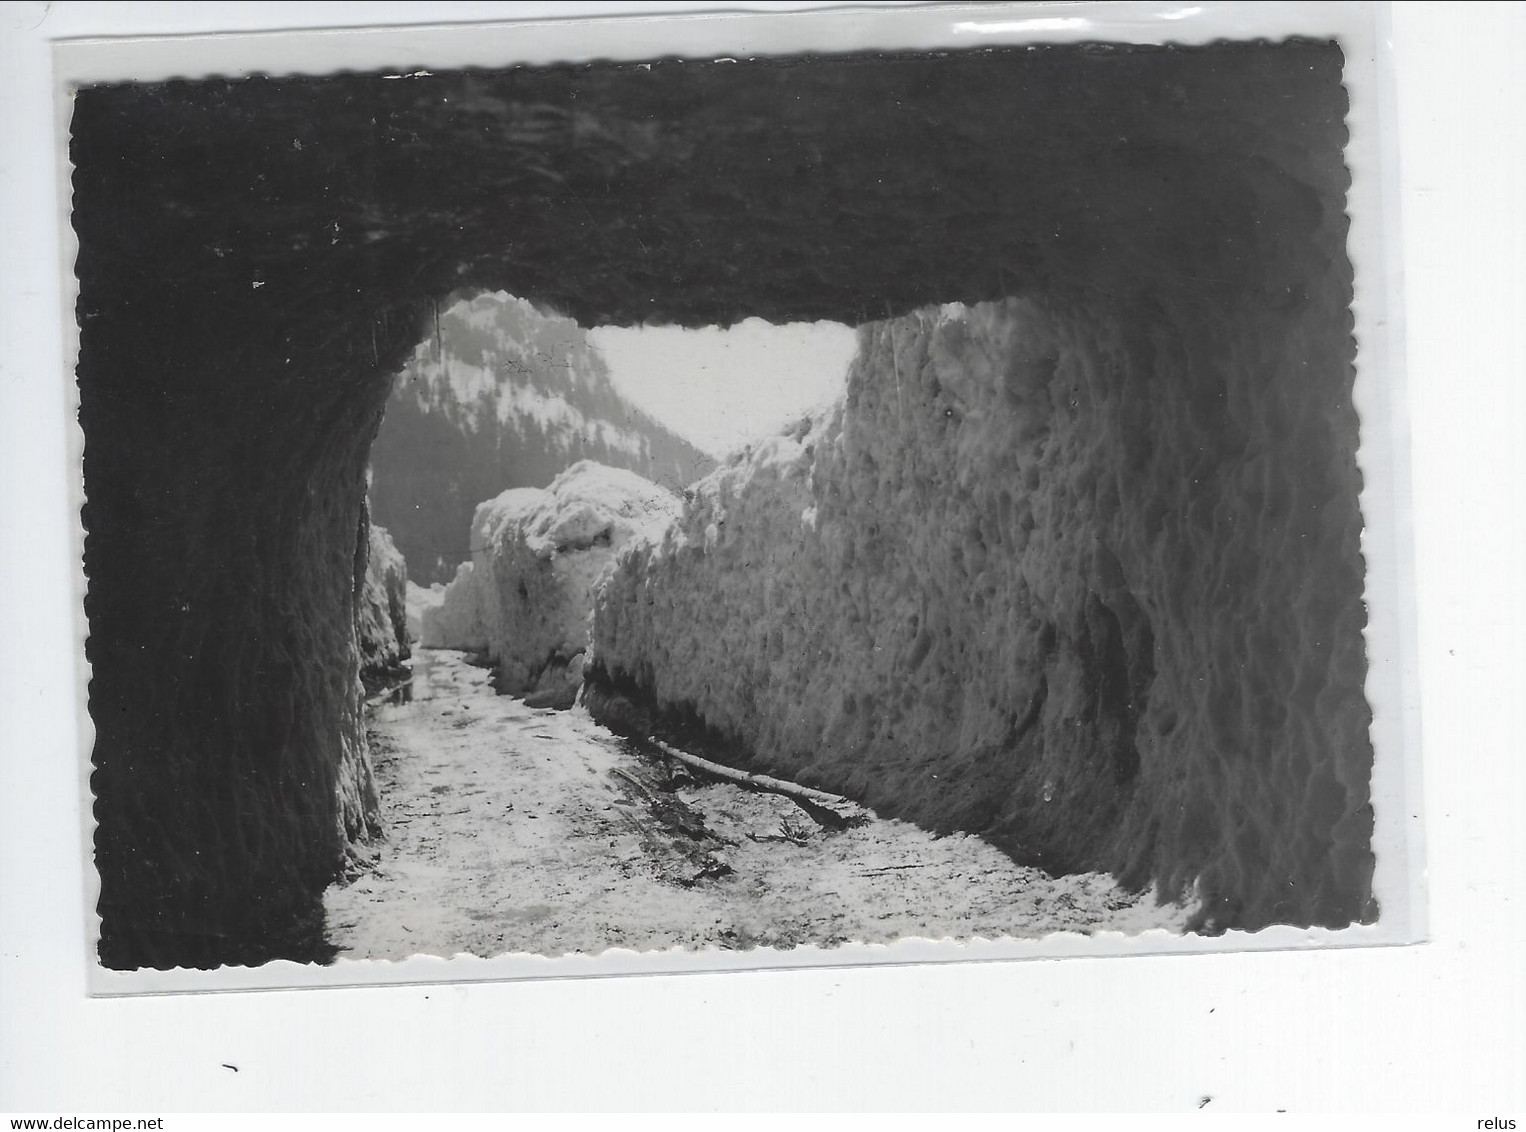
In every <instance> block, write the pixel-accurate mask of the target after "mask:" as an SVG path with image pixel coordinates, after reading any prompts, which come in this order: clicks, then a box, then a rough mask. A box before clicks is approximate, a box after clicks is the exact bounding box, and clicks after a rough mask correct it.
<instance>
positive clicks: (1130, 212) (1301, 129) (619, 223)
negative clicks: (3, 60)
mask: <svg viewBox="0 0 1526 1132" xmlns="http://www.w3.org/2000/svg"><path fill="white" fill-rule="evenodd" d="M1341 67H1342V58H1341V52H1340V49H1339V47H1338V46H1337V45H1336V44H1334V43H1332V42H1313V41H1307V40H1289V41H1286V42H1278V43H1272V42H1254V43H1223V44H1214V45H1208V46H1203V47H1191V48H1179V47H1128V46H1108V45H1097V44H1084V45H1071V46H1056V47H1033V46H1028V47H1015V48H997V49H982V50H972V51H967V52H959V51H956V52H946V53H940V54H904V55H896V54H875V55H868V54H865V55H847V56H817V57H812V58H798V59H777V58H756V59H741V60H739V61H736V62H730V61H727V62H718V63H712V62H703V63H700V62H688V61H683V60H654V61H651V62H649V63H644V64H642V63H631V64H604V63H599V64H591V65H588V66H577V67H556V66H552V67H517V68H513V69H511V70H505V71H501V72H487V71H474V72H442V71H438V70H430V72H429V73H428V74H415V77H414V78H411V79H409V81H407V82H396V81H390V80H389V79H388V78H387V77H386V76H385V75H383V74H335V75H326V76H300V75H299V76H285V77H269V76H251V77H247V78H238V79H226V78H211V79H195V80H174V81H168V82H162V83H117V84H103V85H96V86H88V87H84V88H81V89H78V90H75V91H72V92H71V102H72V108H73V115H72V119H71V123H70V160H71V162H72V186H71V187H72V190H73V196H72V203H73V216H72V222H73V228H74V231H75V233H76V235H77V238H78V250H77V255H76V258H75V263H74V270H75V274H76V276H77V278H78V283H79V297H78V304H77V317H78V323H79V332H80V334H79V355H78V365H77V375H78V383H79V395H80V410H79V419H80V426H81V429H82V432H83V436H84V457H83V470H84V476H83V479H84V485H83V488H84V499H85V502H84V506H83V511H82V518H83V522H84V527H85V532H86V536H85V546H84V572H85V575H86V578H87V582H88V592H87V594H86V598H85V612H86V615H87V619H88V627H89V628H88V639H87V641H86V643H85V648H86V656H87V659H88V661H89V665H90V671H91V680H90V692H89V711H90V717H91V722H92V724H93V728H94V735H93V748H92V753H91V758H92V762H93V767H94V774H93V777H92V779H91V784H92V787H93V790H94V794H95V803H94V809H93V817H94V819H95V829H94V839H95V850H96V856H95V865H96V868H97V871H98V874H99V878H100V898H99V903H98V910H99V912H100V915H101V936H100V944H99V952H100V955H101V957H102V959H103V961H104V962H106V963H108V964H109V965H112V966H127V967H131V966H141V965H151V964H158V965H174V964H188V965H201V966H205V965H216V964H219V963H228V962H258V961H259V960H260V959H262V958H269V957H272V956H277V955H285V956H288V957H311V956H312V955H313V954H315V953H316V952H315V950H314V946H313V940H314V932H315V925H316V923H317V916H318V912H319V910H320V908H321V893H322V889H323V886H324V885H325V884H326V883H327V882H328V880H329V879H330V878H331V877H332V876H333V875H334V874H335V873H336V871H337V870H338V869H339V868H340V867H341V865H342V862H343V859H344V836H345V834H346V832H347V830H348V828H350V827H352V826H355V823H351V822H348V821H344V820H341V816H340V815H341V814H342V813H344V812H346V811H345V808H344V806H343V805H342V802H341V797H340V789H339V784H340V783H341V782H343V781H345V780H346V777H347V776H346V773H345V768H347V767H353V766H354V765H355V761H354V760H355V752H356V751H357V750H358V749H359V747H358V744H359V743H360V741H361V735H362V732H361V727H360V717H359V714H358V708H357V706H356V705H357V703H358V691H359V689H358V685H357V683H356V672H357V670H358V654H357V646H356V640H355V635H354V625H353V622H354V617H353V607H354V601H355V572H354V564H355V554H356V531H357V529H358V520H359V515H360V510H361V506H362V501H363V498H364V495H365V476H364V472H365V466H366V461H367V455H368V448H369V445H370V443H371V440H372V438H373V437H374V436H375V435H376V431H377V424H378V420H379V418H380V415H381V412H382V410H383V408H384V406H385V403H386V400H387V397H388V394H389V391H390V390H391V388H392V376H393V375H394V374H396V373H397V372H398V371H400V370H401V369H402V368H403V367H404V365H405V364H406V362H407V360H408V358H410V357H411V356H413V354H414V352H415V349H416V347H417V346H418V344H419V343H420V342H421V341H424V340H426V339H427V338H429V337H430V336H431V335H432V330H433V323H434V312H435V310H436V309H437V305H439V304H448V303H449V302H451V301H452V300H453V299H454V298H455V297H459V296H462V295H469V294H473V293H477V292H480V291H496V290H504V291H507V292H510V293H512V294H516V295H520V296H524V297H525V298H526V299H527V300H529V301H532V302H535V303H538V304H544V305H546V306H548V307H550V308H552V309H554V310H556V311H558V312H560V313H561V314H564V315H566V316H568V317H570V318H572V319H574V320H576V321H577V322H578V324H579V325H581V326H584V327H593V326H597V325H604V324H619V325H635V324H638V323H642V322H651V323H669V324H672V323H678V324H683V325H689V326H705V325H709V324H712V323H715V324H721V325H729V324H731V323H734V322H737V321H740V320H742V319H744V318H747V317H752V316H757V317H763V318H767V319H769V320H771V321H773V322H787V321H794V320H806V321H809V320H815V319H822V318H828V319H835V320H838V321H841V322H845V323H850V324H853V325H858V324H861V323H863V322H865V321H869V320H876V319H883V318H886V317H891V316H895V315H900V314H905V313H906V312H908V311H912V310H915V309H918V308H921V307H925V306H927V305H929V304H939V303H945V302H953V301H961V302H966V303H971V304H973V303H977V302H982V301H988V300H993V299H998V298H1003V297H1006V296H1012V295H1032V296H1040V297H1042V298H1043V299H1044V300H1045V302H1046V303H1047V305H1048V309H1050V310H1051V311H1054V312H1058V313H1062V314H1063V313H1064V312H1066V311H1071V312H1075V317H1082V316H1083V315H1084V316H1085V317H1086V318H1088V319H1090V320H1092V321H1094V322H1095V323H1097V324H1098V325H1099V326H1102V327H1103V328H1104V329H1105V328H1106V327H1107V326H1112V327H1113V328H1114V329H1115V330H1116V331H1118V332H1119V333H1121V334H1123V335H1124V341H1123V345H1122V347H1121V348H1122V349H1123V350H1124V351H1125V352H1126V353H1129V354H1131V355H1134V354H1135V352H1136V351H1137V352H1138V353H1137V355H1135V357H1136V362H1137V364H1135V365H1133V366H1131V368H1130V370H1129V372H1130V373H1151V372H1155V370H1156V369H1157V368H1163V365H1164V363H1160V364H1159V365H1157V363H1154V362H1150V361H1149V360H1148V359H1149V356H1150V355H1151V354H1152V353H1154V354H1158V355H1161V356H1162V357H1164V356H1170V355H1172V354H1175V355H1176V356H1178V357H1180V358H1183V359H1185V361H1186V362H1190V365H1191V367H1192V369H1193V374H1194V380H1201V381H1204V382H1207V380H1208V377H1207V375H1206V372H1205V373H1199V372H1198V368H1199V367H1204V368H1205V370H1211V369H1213V368H1215V367H1219V366H1227V367H1231V368H1232V367H1235V366H1240V365H1242V363H1243V364H1251V363H1249V362H1246V361H1245V358H1241V357H1240V355H1239V353H1238V351H1239V350H1240V349H1241V348H1240V347H1236V346H1234V345H1232V344H1233V343H1234V342H1236V341H1239V340H1240V339H1241V338H1242V337H1244V338H1246V340H1247V341H1248V342H1249V343H1251V345H1247V346H1245V347H1244V349H1245V350H1247V351H1249V350H1251V349H1252V347H1255V348H1259V347H1260V346H1261V345H1264V344H1265V343H1266V342H1268V341H1271V340H1273V339H1275V338H1276V335H1275V334H1274V333H1273V328H1280V329H1282V330H1284V331H1285V332H1286V333H1285V335H1284V336H1283V337H1284V340H1285V346H1286V349H1285V355H1286V357H1289V358H1291V357H1295V356H1297V353H1298V351H1299V350H1300V349H1301V348H1302V347H1301V346H1300V345H1299V343H1298V341H1297V335H1299V334H1301V333H1304V330H1305V328H1306V326H1307V325H1308V324H1309V323H1308V320H1310V319H1314V320H1316V321H1317V322H1318V324H1319V325H1320V326H1323V327H1334V326H1347V325H1349V323H1347V322H1346V321H1345V308H1346V304H1347V302H1348V301H1349V297H1350V295H1349V282H1350V266H1349V263H1348V262H1347V260H1346V257H1345V247H1344V239H1345V221H1344V215H1343V210H1344V191H1345V186H1346V173H1345V169H1344V166H1343V164H1342V147H1343V146H1344V144H1345V142H1346V129H1345V125H1344V117H1345V113H1346V106H1347V102H1346V97H1345V93H1344V91H1343V90H1342V88H1341ZM426 69H427V68H418V67H411V66H407V65H406V64H400V65H399V67H398V68H394V69H393V70H394V71H397V70H402V71H406V72H408V73H414V72H417V71H421V70H426ZM441 170H446V171H448V174H449V175H446V176H442V175H441ZM1156 295H1164V296H1168V298H1166V299H1162V300H1161V302H1162V303H1163V304H1164V309H1163V310H1161V311H1152V308H1151V306H1150V304H1151V302H1152V301H1153V299H1152V297H1153V296H1156ZM1146 327H1148V328H1152V331H1153V333H1147V332H1146V331H1145V330H1144V329H1143V328H1146ZM1210 336H1212V337H1214V339H1215V340H1216V341H1218V342H1219V343H1220V344H1221V348H1220V349H1218V350H1217V351H1216V352H1215V351H1204V350H1202V349H1201V348H1200V346H1199V345H1194V344H1195V343H1201V342H1203V341H1205V340H1207V339H1208V338H1209V337H1210ZM1105 340H1106V339H1105ZM1224 343H1230V345H1223V344H1224ZM1246 357H1250V355H1249V354H1247V355H1246ZM1351 358H1352V345H1351V343H1350V342H1349V341H1345V340H1342V341H1341V342H1340V343H1339V345H1338V347H1337V348H1336V350H1335V352H1334V353H1332V354H1331V355H1330V356H1328V357H1324V358H1322V359H1321V361H1320V365H1319V366H1317V367H1314V368H1313V369H1311V370H1310V371H1309V372H1308V373H1307V375H1302V374H1299V373H1298V371H1296V370H1289V368H1288V367H1286V366H1281V365H1278V366H1276V367H1273V366H1271V365H1270V363H1268V370H1267V372H1268V373H1271V372H1272V370H1273V369H1275V370H1276V373H1277V374H1278V380H1280V381H1288V380H1294V381H1303V382H1304V383H1305V384H1307V385H1308V386H1309V388H1310V389H1312V390H1313V393H1312V396H1313V398H1314V401H1315V403H1318V404H1328V403H1330V399H1331V397H1332V396H1334V395H1335V394H1334V393H1332V390H1334V391H1336V392H1338V391H1339V390H1341V389H1345V388H1349V377H1350V374H1349V369H1350V362H1351ZM1290 372H1291V373H1293V374H1294V377H1293V378H1292V379H1290V378H1289V377H1288V374H1289V373H1290ZM1379 376H1381V375H1379ZM1120 380H1121V378H1120ZM1207 400H1208V399H1207V398H1206V395H1205V401H1207ZM1210 407H1211V406H1210ZM1198 411H1199V412H1205V413H1206V412H1208V409H1207V408H1199V410H1198ZM1354 443H1355V441H1354V437H1351V436H1345V437H1343V440H1342V443H1341V445H1339V446H1338V447H1336V448H1332V449H1330V450H1328V451H1316V452H1310V453H1306V454H1305V455H1304V459H1305V460H1306V461H1307V462H1310V463H1313V464H1326V463H1329V464H1334V465H1338V466H1347V465H1349V451H1350V449H1351V447H1352V446H1353V445H1354ZM1205 678H1207V677H1205ZM1308 679H1311V680H1314V679H1316V677H1314V676H1310V677H1308ZM1322 804H1323V803H1322ZM360 810H361V811H363V810H364V805H363V804H362V805H361V807H360ZM363 824H364V823H361V825H363ZM1195 824H1198V825H1202V824H1203V823H1201V822H1199V823H1195ZM357 828H358V827H357ZM1207 828H1210V829H1211V828H1215V827H1212V826H1211V825H1209V826H1207ZM1225 915H1226V918H1232V917H1231V916H1230V915H1229V913H1226V914H1225Z"/></svg>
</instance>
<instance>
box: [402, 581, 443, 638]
mask: <svg viewBox="0 0 1526 1132" xmlns="http://www.w3.org/2000/svg"><path fill="white" fill-rule="evenodd" d="M444 603H445V583H443V582H435V583H434V584H433V585H431V586H429V587H427V588H426V587H424V586H421V585H419V584H418V583H417V582H415V581H412V580H410V581H409V582H408V601H407V613H408V640H409V641H420V640H422V639H423V636H424V611H425V610H426V609H438V608H439V607H440V606H441V605H443V604H444Z"/></svg>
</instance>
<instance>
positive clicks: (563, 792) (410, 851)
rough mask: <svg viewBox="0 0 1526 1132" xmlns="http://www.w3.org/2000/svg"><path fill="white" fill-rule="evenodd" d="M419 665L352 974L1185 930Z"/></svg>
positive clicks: (339, 942)
mask: <svg viewBox="0 0 1526 1132" xmlns="http://www.w3.org/2000/svg"><path fill="white" fill-rule="evenodd" d="M415 655H416V660H415V673H416V678H415V682H414V687H413V698H412V700H411V701H410V702H407V703H400V704H386V705H383V706H381V707H379V708H377V709H376V711H375V717H374V719H373V720H372V730H371V738H372V748H373V758H374V759H375V763H376V772H377V776H378V779H379V786H380V788H381V791H382V798H383V822H384V824H385V826H386V830H387V837H386V840H385V841H383V842H381V843H380V845H379V846H378V847H377V849H376V852H375V861H374V864H373V865H372V866H371V867H370V868H368V869H366V870H364V871H361V872H359V874H358V875H357V876H356V877H355V879H354V880H352V881H351V882H350V883H348V884H345V885H335V886H334V887H332V888H330V889H329V891H328V894H327V897H326V904H327V913H328V926H329V936H330V939H331V940H332V942H333V943H334V945H335V946H336V947H337V948H338V949H339V954H340V956H341V957H346V958H352V959H403V958H407V957H408V956H411V955H416V954H427V955H445V956H449V955H455V954H459V953H465V954H470V955H479V956H494V955H502V954H506V953H513V952H528V953H538V954H543V955H562V954H566V953H569V952H598V951H603V950H605V949H606V948H611V947H623V948H632V949H636V950H649V949H657V948H668V947H674V946H681V947H706V946H716V947H724V948H748V947H754V946H767V947H777V948H788V947H794V946H796V945H800V944H817V945H821V946H831V945H833V944H839V943H844V942H848V941H855V940H856V941H862V942H869V943H885V942H890V941H892V940H895V939H899V938H903V937H909V936H921V937H931V938H944V937H948V936H953V937H956V938H969V937H975V936H982V937H986V938H995V937H1000V936H1035V935H1045V934H1048V933H1050V932H1054V931H1063V930H1072V931H1094V930H1114V931H1123V932H1127V933H1130V934H1132V933H1136V932H1141V931H1145V930H1148V929H1150V928H1167V929H1171V930H1181V928H1182V926H1183V925H1184V923H1185V921H1186V918H1187V912H1186V910H1184V909H1182V908H1177V907H1173V906H1165V907H1158V906H1156V904H1155V902H1154V901H1153V899H1152V898H1150V897H1149V896H1148V895H1145V896H1142V897H1141V896H1132V895H1130V894H1128V893H1126V892H1123V891H1122V890H1120V889H1119V888H1118V886H1117V885H1116V884H1115V883H1114V882H1113V880H1112V879H1111V878H1110V877H1107V876H1103V875H1098V874H1087V875H1077V876H1068V877H1059V878H1054V877H1049V876H1046V875H1045V874H1044V873H1042V872H1039V871H1037V870H1035V869H1029V868H1023V867H1021V866H1019V865H1016V864H1014V863H1013V862H1012V861H1011V860H1010V859H1009V858H1007V857H1006V856H1004V855H1003V854H1002V853H1000V852H998V851H997V850H996V849H994V848H992V847H991V846H990V845H988V844H986V843H985V842H983V841H981V840H980V839H979V838H976V837H970V836H964V835H954V836H949V837H941V838H939V837H934V836H933V835H932V834H930V833H928V832H926V831H925V830H922V829H919V828H918V827H916V826H913V825H909V824H907V823H905V822H900V821H890V820H883V819H874V820H871V821H869V822H868V823H867V824H864V825H861V826H858V827H856V828H851V829H844V830H835V831H834V830H828V829H825V828H823V827H822V826H819V825H817V824H816V822H814V821H813V820H812V819H811V818H810V817H809V816H808V815H807V814H806V813H805V811H804V810H802V809H801V808H800V807H798V806H797V805H796V804H795V803H794V802H791V801H789V800H788V799H786V798H783V797H780V796H778V795H771V794H758V793H753V792H751V791H748V790H746V789H743V788H741V787H738V786H733V785H731V784H728V783H706V782H699V781H696V780H695V779H694V778H692V777H690V776H689V775H688V774H687V772H683V771H682V770H681V768H679V769H678V770H677V771H676V772H675V770H674V769H673V768H670V767H668V766H667V765H665V764H664V763H663V762H661V761H657V760H653V759H651V758H649V757H647V756H645V755H642V754H639V753H637V752H636V751H634V750H633V749H631V747H630V746H629V745H628V744H627V743H626V742H625V741H623V740H622V739H620V738H619V737H617V736H615V735H613V734H611V733H610V732H609V731H607V730H606V729H605V728H603V727H601V726H599V725H598V724H596V723H594V722H593V721H592V720H591V719H589V718H588V716H587V715H586V714H585V713H584V712H583V711H582V710H581V709H575V710H573V711H570V712H557V711H550V710H545V709H536V708H530V707H526V706H525V704H524V703H523V702H521V701H519V700H516V699H511V698H510V697H507V696H498V695H495V694H494V693H493V690H492V688H491V686H490V684H489V673H488V672H487V670H485V669H482V668H476V667H473V666H472V665H470V664H468V663H467V662H466V659H465V657H464V656H463V655H462V654H460V653H455V652H447V651H443V650H429V649H417V650H416V654H415Z"/></svg>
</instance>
